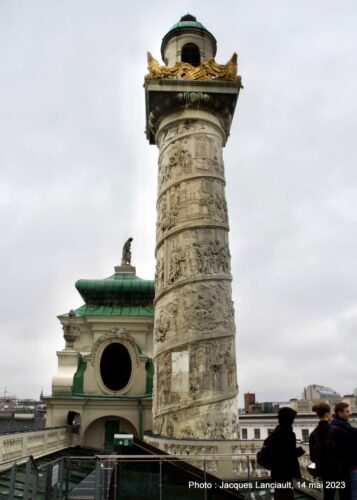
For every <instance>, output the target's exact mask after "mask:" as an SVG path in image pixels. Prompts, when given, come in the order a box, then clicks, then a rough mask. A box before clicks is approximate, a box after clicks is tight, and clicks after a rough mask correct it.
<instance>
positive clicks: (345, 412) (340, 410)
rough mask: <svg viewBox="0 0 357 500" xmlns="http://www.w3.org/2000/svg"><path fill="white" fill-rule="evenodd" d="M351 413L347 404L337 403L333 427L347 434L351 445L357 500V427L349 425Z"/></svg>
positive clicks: (353, 494) (355, 499)
mask: <svg viewBox="0 0 357 500" xmlns="http://www.w3.org/2000/svg"><path fill="white" fill-rule="evenodd" d="M350 416H351V411H350V408H349V405H348V404H347V403H343V402H341V403H336V405H335V416H334V417H333V419H332V420H331V425H334V426H335V427H338V428H339V429H342V430H344V431H345V432H347V435H348V437H349V440H350V443H351V456H350V459H351V462H350V466H351V478H350V479H351V498H352V500H357V427H353V426H352V425H351V424H350V423H349V419H350Z"/></svg>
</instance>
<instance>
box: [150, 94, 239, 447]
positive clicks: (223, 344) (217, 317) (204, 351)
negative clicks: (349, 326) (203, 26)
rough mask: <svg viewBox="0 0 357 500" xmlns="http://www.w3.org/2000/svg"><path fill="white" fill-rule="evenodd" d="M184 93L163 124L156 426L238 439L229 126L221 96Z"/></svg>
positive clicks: (179, 433) (164, 432) (164, 431)
mask: <svg viewBox="0 0 357 500" xmlns="http://www.w3.org/2000/svg"><path fill="white" fill-rule="evenodd" d="M197 96H198V98H197V99H198V100H199V98H200V96H201V97H202V96H203V94H200V95H198V94H197ZM183 98H184V94H181V95H180V94H178V95H176V100H177V102H179V103H180V106H177V107H176V108H175V106H172V104H170V106H171V107H170V110H169V111H166V113H165V114H164V115H163V118H162V119H159V120H157V126H156V128H155V131H156V136H155V143H156V144H157V146H158V148H159V151H160V153H159V176H158V197H157V228H156V262H157V265H156V296H155V324H154V363H155V378H154V402H153V420H154V423H153V431H154V433H155V434H160V435H161V436H168V437H175V438H178V439H190V438H194V439H236V438H237V430H238V416H237V392H238V388H237V378H236V359H235V324H234V309H233V303H232V300H231V281H232V277H231V270H230V253H229V244H228V231H229V227H228V214H227V204H226V198H225V178H224V165H223V159H222V147H223V146H224V145H225V142H226V137H227V128H226V130H225V129H224V123H225V121H224V119H222V116H221V115H222V108H219V111H217V106H216V108H215V105H214V103H215V101H214V100H213V99H211V97H209V96H207V95H206V102H205V106H200V105H199V104H200V103H199V102H196V97H195V93H193V92H192V93H191V97H190V96H188V97H187V96H186V98H188V99H191V102H188V105H184V106H182V99H183ZM202 98H203V99H205V97H202ZM172 102H173V101H171V103H172ZM210 104H212V105H210ZM157 109H158V108H157ZM156 111H157V110H156ZM231 117H232V116H230V119H231ZM151 118H152V119H154V117H153V116H151ZM229 121H230V120H229ZM229 124H230V123H229Z"/></svg>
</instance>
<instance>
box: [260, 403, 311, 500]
mask: <svg viewBox="0 0 357 500" xmlns="http://www.w3.org/2000/svg"><path fill="white" fill-rule="evenodd" d="M295 416H296V411H295V410H293V409H292V408H289V407H287V406H285V407H283V408H280V410H279V412H278V421H279V425H278V426H277V427H276V428H275V429H274V431H273V432H272V433H271V434H270V436H269V437H268V439H267V440H266V441H267V444H268V446H269V448H270V452H271V456H272V467H271V478H272V480H273V481H274V483H276V485H277V487H276V488H275V490H274V498H275V499H276V500H290V499H293V498H294V490H293V484H292V481H293V478H299V477H301V474H300V467H299V461H298V457H300V456H301V455H303V454H304V453H305V452H304V450H303V448H301V447H299V448H297V447H296V436H295V434H294V432H293V428H292V426H293V422H294V419H295Z"/></svg>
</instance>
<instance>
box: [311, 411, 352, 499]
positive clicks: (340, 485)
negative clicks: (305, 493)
mask: <svg viewBox="0 0 357 500" xmlns="http://www.w3.org/2000/svg"><path fill="white" fill-rule="evenodd" d="M312 411H314V412H315V413H316V415H317V416H318V418H319V424H318V426H317V427H316V429H315V430H314V431H312V433H311V434H310V438H309V448H310V458H311V460H312V461H313V462H315V464H316V474H317V475H318V476H319V477H320V478H321V479H322V484H323V490H324V500H333V499H334V497H335V493H336V490H338V492H339V496H340V499H342V500H350V495H351V492H350V477H349V476H350V474H349V472H350V471H349V469H350V467H349V465H350V453H351V450H350V443H349V440H348V438H347V436H346V433H345V432H344V431H342V430H341V429H338V428H336V427H333V426H331V425H330V420H331V408H330V406H329V405H328V404H327V403H318V404H316V405H314V406H313V407H312Z"/></svg>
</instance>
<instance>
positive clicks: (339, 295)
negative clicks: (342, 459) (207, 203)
mask: <svg viewBox="0 0 357 500" xmlns="http://www.w3.org/2000/svg"><path fill="white" fill-rule="evenodd" d="M186 12H190V13H192V14H194V15H196V16H197V18H198V20H199V21H201V22H202V23H203V24H204V25H205V26H206V27H207V28H208V29H209V30H210V31H211V32H212V33H213V34H214V35H215V37H216V39H217V41H218V52H217V57H216V60H217V61H218V62H220V63H225V62H226V61H227V60H228V59H229V58H230V56H231V55H232V53H233V52H234V51H237V52H238V55H239V73H240V74H241V75H242V78H243V83H244V90H243V91H242V92H241V95H240V98H239V102H238V106H237V110H236V115H235V118H234V123H233V126H232V130H231V136H230V139H229V141H228V144H227V146H226V148H225V151H224V155H225V165H226V176H227V191H226V192H227V201H228V208H229V217H230V226H231V232H230V246H231V254H232V269H233V277H234V293H233V295H234V297H233V298H234V301H235V306H236V323H237V358H238V370H239V372H238V375H239V385H240V392H241V394H243V393H244V392H246V391H253V392H256V394H257V398H258V400H260V401H268V400H287V399H289V398H291V397H299V396H300V394H301V392H302V389H303V387H304V386H306V385H307V384H310V383H320V384H325V385H328V386H331V387H333V388H334V389H336V390H338V391H339V392H341V393H342V394H347V393H350V392H351V391H353V389H354V388H355V387H356V386H357V375H356V352H357V301H356V297H357V265H356V256H357V235H356V230H357V174H356V171H357V169H356V166H357V154H356V149H357V145H356V137H357V133H356V132H357V130H356V129H357V126H356V125H357V93H356V81H357V65H356V61H357V33H356V29H355V25H356V19H357V3H356V2H355V1H354V0H350V1H347V0H346V1H341V2H334V1H330V0H315V1H313V2H312V1H311V0H300V1H299V2H293V1H289V2H287V1H286V0H270V1H266V0H261V1H258V0H249V1H248V0H244V1H242V0H232V1H230V0H225V1H223V2H220V3H217V1H216V0H204V1H199V0H195V1H191V2H189V1H186V0H183V1H181V2H179V6H178V3H177V2H176V3H174V4H172V3H171V2H168V1H165V2H164V1H162V0H156V1H155V0H151V1H150V2H148V1H138V0H133V1H132V2H119V1H118V0H103V1H99V0H76V1H75V2H74V1H73V0H62V1H61V2H58V1H55V0H42V1H41V0H31V1H28V0H23V1H20V0H15V1H12V0H2V1H1V2H0V47H1V49H0V86H1V87H0V88H1V92H0V138H1V139H0V140H1V148H0V230H1V235H2V237H1V259H0V266H1V269H0V273H1V280H0V296H1V303H0V319H1V321H0V335H1V337H0V338H1V353H0V394H1V392H3V391H4V390H5V387H6V391H7V392H8V393H9V394H16V395H18V396H21V397H33V396H34V397H37V396H38V395H39V393H40V391H41V387H43V389H44V393H45V394H49V393H50V390H51V378H52V376H53V375H54V373H55V371H56V366H57V358H56V350H60V349H62V348H63V347H64V340H63V337H62V330H61V327H60V325H59V322H58V320H57V319H56V316H57V315H59V314H61V313H64V312H67V311H68V310H69V309H70V308H75V307H79V306H80V305H81V304H82V299H81V297H80V296H79V295H78V293H77V292H76V290H75V288H74V283H75V281H76V280H77V279H79V278H102V277H107V276H110V275H111V274H112V272H113V266H114V265H116V264H119V263H120V258H121V248H122V245H123V243H124V241H125V240H126V239H127V238H128V237H129V236H133V237H134V243H133V264H134V265H136V268H137V273H138V275H139V276H141V277H143V278H149V279H150V278H153V275H154V267H155V261H154V245H155V234H154V228H155V217H156V214H155V199H156V172H157V150H156V147H155V146H149V144H148V143H147V141H146V139H145V135H144V128H145V103H144V91H143V88H142V84H143V76H144V74H145V73H146V51H147V50H150V51H151V52H152V53H153V55H154V56H155V57H156V58H157V59H159V57H160V44H161V39H162V37H163V36H164V35H165V33H166V32H167V31H168V30H169V29H170V27H171V26H172V25H173V24H174V23H175V22H177V21H178V20H179V18H180V17H181V16H182V15H183V14H185V13H186Z"/></svg>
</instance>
